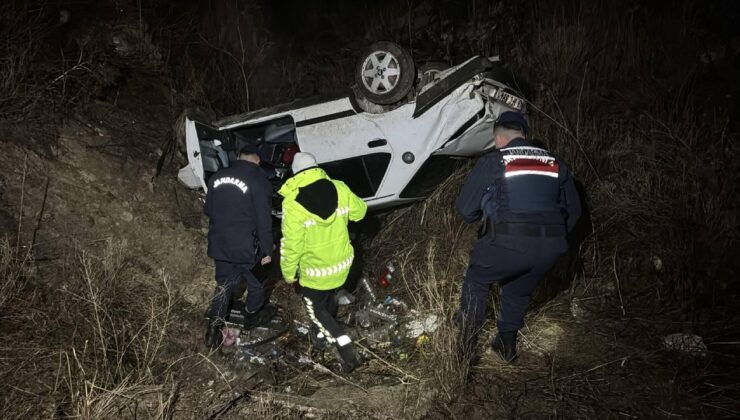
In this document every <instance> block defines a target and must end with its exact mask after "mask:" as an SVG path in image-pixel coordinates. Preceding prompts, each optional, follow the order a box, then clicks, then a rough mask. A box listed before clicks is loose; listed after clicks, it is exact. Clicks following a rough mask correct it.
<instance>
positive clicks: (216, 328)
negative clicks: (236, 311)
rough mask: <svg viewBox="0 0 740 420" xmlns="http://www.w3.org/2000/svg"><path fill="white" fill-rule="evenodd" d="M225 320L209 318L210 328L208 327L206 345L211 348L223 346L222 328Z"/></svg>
mask: <svg viewBox="0 0 740 420" xmlns="http://www.w3.org/2000/svg"><path fill="white" fill-rule="evenodd" d="M223 325H224V324H223V322H221V320H209V321H208V328H207V329H206V337H205V339H206V347H208V348H209V349H210V350H212V351H213V350H216V349H218V348H219V347H220V346H221V343H222V342H223V339H224V337H223V334H222V333H221V328H223Z"/></svg>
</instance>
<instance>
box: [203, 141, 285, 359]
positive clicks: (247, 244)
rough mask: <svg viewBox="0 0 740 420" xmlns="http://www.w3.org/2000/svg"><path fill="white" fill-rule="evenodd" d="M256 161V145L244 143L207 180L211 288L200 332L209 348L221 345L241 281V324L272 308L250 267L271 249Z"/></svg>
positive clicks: (266, 197) (267, 258)
mask: <svg viewBox="0 0 740 420" xmlns="http://www.w3.org/2000/svg"><path fill="white" fill-rule="evenodd" d="M259 164H260V157H259V154H258V149H257V147H256V146H252V145H247V146H244V147H243V148H242V149H241V150H240V151H239V158H238V160H237V161H236V162H234V163H232V165H231V166H230V167H228V168H224V169H221V170H220V171H218V172H216V174H214V175H213V176H212V177H211V179H210V180H209V183H208V193H207V194H206V203H205V207H204V211H205V214H206V215H207V216H208V217H209V218H210V223H209V228H208V256H209V257H211V258H213V260H214V263H215V266H216V291H215V292H214V294H213V299H212V300H211V306H210V308H209V311H208V318H209V322H208V329H207V332H206V345H207V346H208V347H210V348H211V349H216V348H218V347H219V346H220V344H221V340H222V334H221V327H222V326H223V324H224V319H225V318H226V316H227V315H228V313H229V310H230V308H229V305H230V303H231V299H232V295H233V294H234V292H235V290H236V289H237V287H238V286H239V285H240V283H241V282H245V283H246V289H247V301H246V305H245V306H244V319H245V321H244V327H245V328H247V329H250V328H254V327H257V326H259V325H263V324H265V323H267V322H269V321H270V319H272V318H273V317H274V316H275V314H276V312H277V308H276V307H275V306H274V305H271V304H265V302H264V301H265V290H264V286H263V284H262V282H260V281H259V280H258V279H257V278H256V277H255V276H254V274H253V273H252V271H251V270H252V269H253V268H254V267H255V266H256V265H257V264H258V263H259V264H261V265H266V264H269V263H270V262H271V261H272V257H271V255H272V251H273V239H272V219H271V206H270V202H271V195H272V185H271V184H270V182H269V181H268V180H267V176H266V174H265V172H264V171H263V170H262V169H261V168H260V166H259Z"/></svg>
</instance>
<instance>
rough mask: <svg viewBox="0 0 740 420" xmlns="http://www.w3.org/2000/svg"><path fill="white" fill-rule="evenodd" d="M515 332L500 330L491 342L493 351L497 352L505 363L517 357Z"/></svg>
mask: <svg viewBox="0 0 740 420" xmlns="http://www.w3.org/2000/svg"><path fill="white" fill-rule="evenodd" d="M516 334H517V331H511V332H503V333H502V332H500V333H498V334H496V337H494V338H493V342H492V343H491V348H493V351H495V352H496V353H498V355H499V356H501V358H502V359H504V362H506V363H510V362H511V361H512V360H514V359H516V357H517V352H516Z"/></svg>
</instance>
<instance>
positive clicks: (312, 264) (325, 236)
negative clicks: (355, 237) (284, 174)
mask: <svg viewBox="0 0 740 420" xmlns="http://www.w3.org/2000/svg"><path fill="white" fill-rule="evenodd" d="M322 180H323V182H324V183H327V182H330V183H331V184H332V185H333V186H334V188H335V189H336V205H334V204H333V203H331V208H330V209H329V211H330V214H328V215H326V216H325V217H321V216H319V215H317V214H315V213H312V212H311V211H309V210H307V209H306V207H305V206H304V205H302V204H301V200H299V199H298V198H299V194H300V193H301V190H302V189H303V190H304V192H306V191H310V186H311V184H314V183H316V182H317V181H322ZM279 192H280V195H282V196H283V197H284V200H283V220H282V234H283V238H282V239H281V241H280V269H281V271H282V274H283V277H284V278H286V279H292V278H295V277H296V273H298V274H299V277H300V284H301V286H304V287H308V288H311V289H316V290H330V289H335V288H337V287H340V286H341V285H343V284H344V282H345V281H346V279H347V274H348V273H349V269H350V267H351V266H352V261H353V260H354V249H353V248H352V244H351V243H350V240H349V232H348V231H347V224H348V223H349V221H359V220H361V219H362V218H363V217H365V213H366V212H367V204H365V202H364V201H362V199H361V198H359V197H358V196H356V195H355V194H354V193H353V192H352V191H350V189H349V187H347V185H345V184H344V183H343V182H341V181H336V180H332V179H330V178H329V176H328V175H327V174H326V172H324V170H323V169H320V168H311V169H307V170H305V171H302V172H299V173H297V174H296V175H295V176H294V177H293V178H291V179H289V180H288V181H286V182H285V184H284V185H283V187H282V188H281V189H280V191H279ZM312 198H316V197H312ZM331 198H332V199H333V198H334V196H332V197H331ZM304 204H305V202H304ZM324 204H326V203H324Z"/></svg>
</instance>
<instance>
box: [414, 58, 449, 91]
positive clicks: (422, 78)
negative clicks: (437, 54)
mask: <svg viewBox="0 0 740 420" xmlns="http://www.w3.org/2000/svg"><path fill="white" fill-rule="evenodd" d="M448 68H450V66H448V65H447V64H445V63H441V62H439V61H429V62H427V63H426V64H424V65H423V66H421V67H419V71H418V72H417V79H416V90H417V92H419V93H420V92H421V91H422V90H424V88H425V87H426V86H428V85H429V84H431V83H432V82H434V81H435V80H437V79H438V78H439V73H440V72H442V71H444V70H447V69H448Z"/></svg>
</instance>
